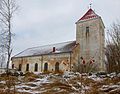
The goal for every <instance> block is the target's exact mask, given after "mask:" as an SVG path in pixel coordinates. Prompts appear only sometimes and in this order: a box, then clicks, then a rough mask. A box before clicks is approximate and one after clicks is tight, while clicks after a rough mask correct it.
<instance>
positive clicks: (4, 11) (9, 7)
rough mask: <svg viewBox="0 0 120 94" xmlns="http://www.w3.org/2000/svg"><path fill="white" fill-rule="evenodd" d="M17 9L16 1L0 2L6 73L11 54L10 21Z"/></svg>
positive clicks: (0, 24) (0, 23)
mask: <svg viewBox="0 0 120 94" xmlns="http://www.w3.org/2000/svg"><path fill="white" fill-rule="evenodd" d="M17 8H18V6H17V4H16V0H0V26H1V27H0V28H1V32H2V33H1V36H2V37H3V38H2V39H3V40H4V42H3V43H2V46H4V48H5V53H6V58H7V60H6V63H7V66H6V67H7V71H8V68H9V63H10V59H11V53H12V47H11V43H12V19H13V16H14V13H15V11H16V10H17Z"/></svg>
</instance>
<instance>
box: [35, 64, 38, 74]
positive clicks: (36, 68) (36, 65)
mask: <svg viewBox="0 0 120 94" xmlns="http://www.w3.org/2000/svg"><path fill="white" fill-rule="evenodd" d="M35 71H36V72H37V71H38V64H37V63H35Z"/></svg>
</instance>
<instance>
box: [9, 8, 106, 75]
mask: <svg viewBox="0 0 120 94" xmlns="http://www.w3.org/2000/svg"><path fill="white" fill-rule="evenodd" d="M104 29H105V26H104V23H103V21H102V19H101V17H100V16H99V15H97V14H96V13H95V12H94V11H93V10H92V9H91V8H90V9H88V11H87V12H86V13H85V14H84V16H82V17H81V18H80V19H79V20H78V21H77V22H76V40H74V41H68V42H63V43H57V44H51V45H44V46H39V47H33V48H28V49H26V50H24V51H22V52H20V53H18V54H17V55H15V56H13V57H12V58H11V60H12V69H17V70H18V71H22V72H23V73H25V72H42V73H43V72H47V73H56V72H66V71H77V70H82V72H91V71H93V72H98V71H105V70H106V67H105V51H104V45H105V32H104ZM88 69H89V70H88Z"/></svg>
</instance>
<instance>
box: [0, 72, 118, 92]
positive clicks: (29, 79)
mask: <svg viewBox="0 0 120 94" xmlns="http://www.w3.org/2000/svg"><path fill="white" fill-rule="evenodd" d="M107 75H108V74H107ZM5 84H6V81H3V80H0V94H4V93H1V91H2V92H5V91H6V90H7V89H6V87H3V86H4V85H5ZM2 87H3V88H2ZM13 90H14V87H12V88H11V92H12V91H13ZM15 92H17V94H21V93H23V94H56V93H57V94H62V93H63V94H98V92H101V94H106V93H107V94H119V93H117V92H120V77H119V74H118V75H117V76H116V75H114V74H109V75H108V76H106V77H105V76H104V78H103V75H102V76H97V75H95V74H93V75H91V76H89V75H88V74H82V75H81V74H80V73H73V72H68V73H65V74H41V73H35V74H29V75H27V76H22V77H21V76H19V77H18V81H16V85H15Z"/></svg>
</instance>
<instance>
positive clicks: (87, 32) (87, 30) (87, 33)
mask: <svg viewBox="0 0 120 94" xmlns="http://www.w3.org/2000/svg"><path fill="white" fill-rule="evenodd" d="M88 36H89V27H86V38H87V37H88Z"/></svg>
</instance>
